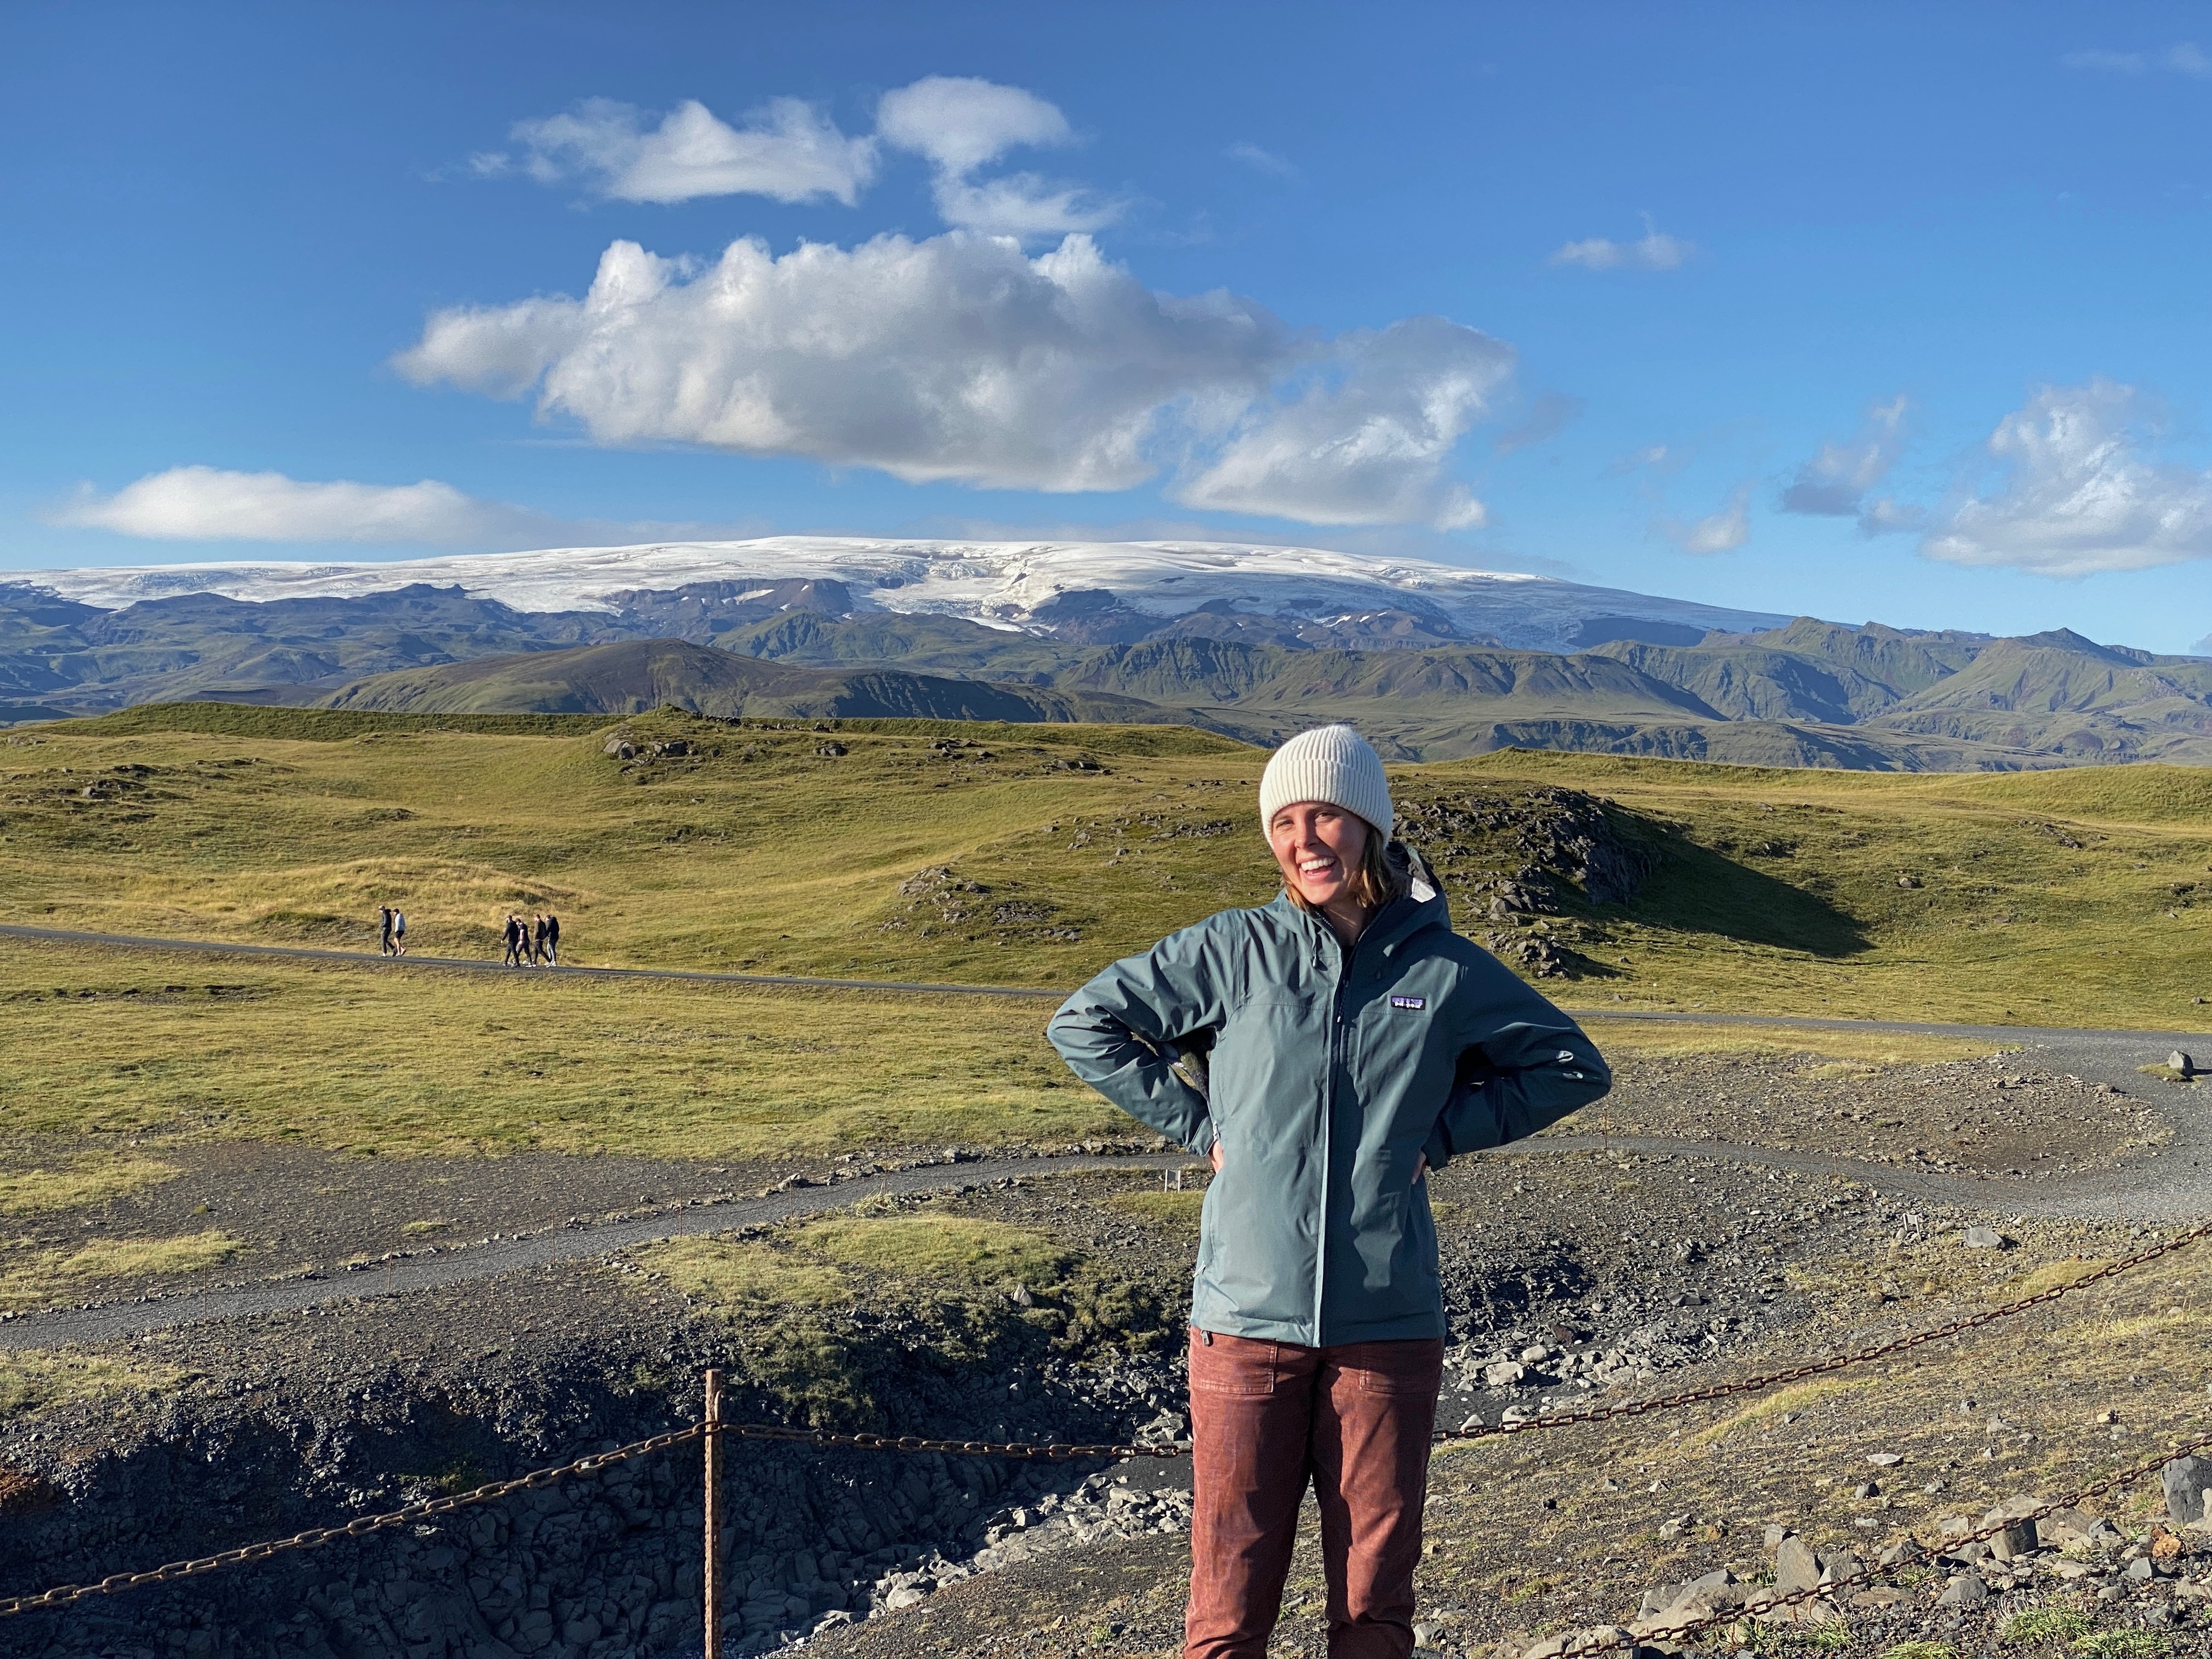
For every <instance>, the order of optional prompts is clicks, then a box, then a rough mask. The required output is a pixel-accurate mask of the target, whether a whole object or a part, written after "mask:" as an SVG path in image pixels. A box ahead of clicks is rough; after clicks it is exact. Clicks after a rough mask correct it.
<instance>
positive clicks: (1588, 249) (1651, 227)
mask: <svg viewBox="0 0 2212 1659" xmlns="http://www.w3.org/2000/svg"><path fill="white" fill-rule="evenodd" d="M1697 251H1698V247H1697V244H1696V243H1694V242H1686V241H1684V240H1682V239H1681V238H1680V237H1679V236H1669V235H1668V234H1667V233H1666V232H1665V231H1663V230H1661V229H1660V228H1658V227H1657V226H1656V225H1655V224H1653V223H1652V222H1651V216H1650V214H1648V213H1647V214H1645V215H1644V234H1643V235H1641V236H1639V237H1638V238H1637V239H1636V240H1634V241H1632V242H1616V241H1613V240H1610V239H1608V238H1607V237H1603V236H1593V237H1590V238H1589V239H1588V240H1585V241H1580V242H1569V243H1567V244H1566V245H1565V246H1564V247H1561V248H1559V249H1557V250H1555V251H1554V252H1553V254H1552V258H1551V263H1552V264H1555V265H1580V266H1582V267H1583V269H1584V270H1618V269H1619V268H1620V267H1621V266H1623V265H1626V266H1630V267H1632V268H1633V269H1635V270H1675V269H1676V268H1678V267H1679V266H1680V264H1682V263H1683V261H1685V260H1686V259H1687V258H1689V257H1690V256H1691V255H1692V254H1693V253H1695V252H1697Z"/></svg>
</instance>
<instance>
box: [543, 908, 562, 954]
mask: <svg viewBox="0 0 2212 1659" xmlns="http://www.w3.org/2000/svg"><path fill="white" fill-rule="evenodd" d="M545 965H546V966H547V967H549V968H558V967H559V966H560V965H561V918H560V917H558V916H556V915H554V914H553V913H552V912H551V911H550V910H548V911H547V912H546V913H545Z"/></svg>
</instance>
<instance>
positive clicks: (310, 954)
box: [0, 922, 2212, 1063]
mask: <svg viewBox="0 0 2212 1659" xmlns="http://www.w3.org/2000/svg"><path fill="white" fill-rule="evenodd" d="M0 939H41V940H45V941H47V942H49V943H52V944H59V945H100V946H101V947H103V948H105V949H108V950H119V951H194V952H204V953H206V954H208V955H210V956H229V957H279V958H284V959H291V960H298V961H306V962H343V963H352V964H355V965H356V966H362V965H368V966H374V967H383V968H391V969H401V970H404V969H410V968H426V969H436V970H439V971H441V972H447V971H454V970H459V971H463V972H467V973H480V974H511V973H516V972H521V971H528V972H532V973H553V974H562V975H572V976H573V975H584V976H586V977H592V978H599V979H665V980H679V981H702V982H704V983H707V984H715V985H805V986H813V987H830V988H834V989H841V990H848V991H906V992H911V993H915V994H920V995H945V996H975V997H1037V998H1050V999H1051V1000H1054V1001H1055V1002H1057V1001H1060V1000H1065V999H1066V996H1067V992H1066V990H1064V989H1054V988H1052V987H1039V986H1019V985H953V984H938V983H935V982H933V981H925V980H901V979H822V978H815V977H812V976H810V975H801V974H728V973H716V972H711V971H709V970H708V969H688V968H577V967H565V966H564V967H561V968H550V969H527V970H523V969H513V968H508V967H507V966H506V965H504V964H503V963H496V962H485V961H480V960H478V959H477V958H475V957H418V956H410V957H386V956H375V955H372V954H371V953H369V952H368V951H328V950H323V949H320V948H319V947H317V946H314V945H240V944H233V943H230V942H228V941H226V940H222V939H155V938H149V937H147V936H144V935H141V934H137V933H82V932H78V931H76V930H75V929H71V928H66V927H24V926H22V925H21V924H19V923H15V922H0ZM1566 1012H1568V1013H1570V1014H1571V1015H1573V1016H1574V1017H1575V1018H1577V1019H1638V1020H1662V1021H1669V1022H1673V1023H1674V1024H1683V1025H1760V1026H1786V1027H1790V1028H1793V1029H1797V1030H1827V1031H1891V1032H1897V1033H1899V1034H1905V1033H1911V1034H1917V1035H1921V1036H1955V1037H1964V1038H1967V1039H1969V1040H1977V1039H1986V1040H1988V1041H1990V1042H2054V1043H2060V1044H2080V1045H2087V1046H2090V1047H2093V1048H2110V1047H2117V1046H2121V1045H2134V1046H2135V1047H2137V1048H2148V1047H2154V1046H2164V1047H2168V1048H2170V1047H2172V1046H2175V1045H2180V1046H2182V1047H2187V1046H2188V1045H2189V1044H2191V1043H2197V1044H2199V1045H2201V1046H2203V1048H2206V1049H2208V1050H2212V1033H2208V1032H2203V1031H2152V1030H2143V1031H2124V1030H2076V1029H2075V1028H2073V1027H2070V1026H2056V1025H1947V1024H1937V1023H1935V1022H1930V1021H1923V1020H1904V1019H1827V1018H1820V1017H1819V1016H1815V1015H1809V1014H1712V1013H1699V1012H1671V1011H1658V1010H1643V1009H1633V1008H1569V1009H1567V1010H1566ZM2158 1057H2159V1058H2161V1059H2162V1058H2164V1055H2163V1054H2160V1056H2158ZM2138 1063H2139V1062H2138Z"/></svg>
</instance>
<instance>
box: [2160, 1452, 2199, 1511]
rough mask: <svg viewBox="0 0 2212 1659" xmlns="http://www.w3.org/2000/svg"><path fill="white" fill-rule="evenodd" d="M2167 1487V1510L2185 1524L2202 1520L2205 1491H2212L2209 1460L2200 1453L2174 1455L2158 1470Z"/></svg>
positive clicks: (2162, 1484)
mask: <svg viewBox="0 0 2212 1659" xmlns="http://www.w3.org/2000/svg"><path fill="white" fill-rule="evenodd" d="M2159 1482H2160V1485H2161V1486H2164V1487H2165V1488H2166V1513H2167V1514H2168V1515H2170V1516H2172V1517H2173V1518H2174V1519H2175V1520H2176V1521H2179V1522H2183V1523H2184V1524H2186V1523H2188V1522H2191V1521H2202V1520H2203V1519H2204V1518H2205V1514H2204V1494H2205V1493H2206V1492H2212V1462H2207V1461H2206V1460H2205V1459H2203V1458H2202V1457H2177V1458H2175V1459H2174V1460H2173V1461H2172V1462H2171V1463H2168V1464H2167V1465H2166V1467H2165V1468H2163V1469H2161V1470H2160V1471H2159Z"/></svg>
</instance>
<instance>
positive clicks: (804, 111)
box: [470, 98, 876, 207]
mask: <svg viewBox="0 0 2212 1659" xmlns="http://www.w3.org/2000/svg"><path fill="white" fill-rule="evenodd" d="M646 121H647V117H646V115H645V113H644V112H642V111H640V110H638V109H635V108H634V107H632V106H630V105H628V104H620V103H616V102H614V101H613V100H610V99H605V98H593V99H590V100H586V102H584V103H582V104H580V105H579V106H577V107H576V108H575V110H574V111H573V112H570V113H568V114H566V115H550V116H546V117H544V118H542V119H538V120H531V121H519V122H517V123H516V124H515V126H514V132H513V136H514V139H515V141H516V142H517V143H520V144H521V145H523V146H524V154H523V155H522V156H521V157H520V159H519V160H517V159H515V158H513V157H509V156H507V155H500V154H493V155H477V156H474V157H471V161H470V166H471V168H472V169H473V170H474V171H475V172H477V173H481V174H487V175H489V174H496V173H503V172H506V171H507V170H509V169H510V168H513V167H520V169H521V170H522V171H524V172H526V173H529V174H530V175H531V177H532V178H533V179H538V181H539V182H540V183H542V184H553V183H556V182H559V181H560V180H562V179H576V178H580V179H584V180H586V182H587V183H589V184H590V185H591V186H592V188H593V189H595V190H596V191H599V193H600V194H601V195H605V196H610V197H615V198H616V199H617V200H619V201H624V202H688V201H690V200H691V199H692V198H694V197H701V196H739V195H744V196H769V197H774V198H775V200H777V201H779V202H805V201H812V200H816V199H817V198H820V197H829V198H830V199H832V200H835V201H839V202H842V203H843V204H845V205H846V206H847V207H851V206H852V205H853V204H854V203H855V202H857V201H858V200H859V199H860V191H862V190H863V189H865V188H866V186H867V184H868V182H869V180H870V179H872V178H873V177H874V176H875V170H876V146H875V141H874V140H873V139H872V138H848V137H846V136H845V135H844V134H843V133H842V132H840V131H838V130H837V127H836V123H834V122H833V121H831V120H830V119H829V117H828V116H827V115H825V114H823V112H822V111H820V110H819V109H817V108H816V107H815V106H813V105H811V104H809V103H807V102H805V100H801V99H797V98H778V99H775V100H771V101H770V102H769V104H767V105H766V106H763V108H761V109H759V110H757V111H755V112H753V114H752V115H751V116H750V118H749V119H748V123H747V125H744V126H743V127H733V126H731V125H728V124H727V123H726V122H724V121H722V120H720V118H717V117H716V116H715V115H714V113H713V112H711V111H709V110H708V107H707V106H705V105H704V104H702V103H700V102H699V101H698V100H696V99H686V100H684V102H683V103H681V104H678V106H676V107H675V108H674V109H673V110H671V111H670V112H668V114H667V115H665V116H664V117H663V118H661V120H660V123H659V125H658V126H654V127H651V128H649V129H648V128H647V125H646Z"/></svg>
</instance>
